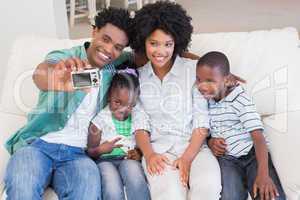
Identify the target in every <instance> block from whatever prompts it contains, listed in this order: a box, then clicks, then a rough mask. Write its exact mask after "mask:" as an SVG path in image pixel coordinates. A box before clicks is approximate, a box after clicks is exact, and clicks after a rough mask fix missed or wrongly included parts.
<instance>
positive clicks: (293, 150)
mask: <svg viewBox="0 0 300 200" xmlns="http://www.w3.org/2000/svg"><path fill="white" fill-rule="evenodd" d="M83 41H84V40H73V41H72V40H58V39H55V38H43V37H37V36H24V37H21V38H19V39H18V40H17V41H16V42H15V44H14V46H13V48H12V50H11V57H10V60H9V63H8V67H7V70H6V72H5V73H6V74H5V80H4V86H3V91H2V94H1V95H0V142H1V145H0V157H1V160H0V198H1V196H2V195H3V196H2V198H3V199H4V198H5V197H4V184H3V177H4V173H5V167H6V164H7V161H8V159H9V155H8V153H7V152H6V150H5V149H4V146H3V145H2V144H4V142H5V141H6V140H7V138H8V137H9V136H10V135H11V134H12V133H13V132H15V131H16V130H17V129H19V128H20V127H21V126H23V125H24V124H25V123H26V117H25V116H26V113H27V112H28V111H29V110H30V109H31V108H32V107H33V106H34V105H35V103H36V102H37V94H38V90H37V88H36V87H35V86H34V84H33V82H32V79H31V74H32V72H33V69H34V68H35V67H36V66H37V64H38V63H40V62H41V61H42V60H43V57H44V56H45V55H46V53H47V52H49V51H50V50H54V49H61V48H68V47H71V46H73V45H78V44H82V42H83ZM190 50H191V51H192V52H194V53H196V54H199V55H203V54H204V53H206V52H208V51H211V50H218V51H223V52H225V53H226V54H227V55H228V57H229V59H230V61H231V66H232V71H233V72H234V73H235V74H237V75H240V76H241V77H243V78H245V79H246V80H247V81H248V82H247V85H245V87H246V88H247V89H248V91H249V92H250V93H252V95H253V97H254V101H255V103H256V104H257V108H258V110H259V112H260V113H261V114H262V115H264V116H269V117H265V118H264V122H265V126H266V133H267V135H268V138H269V141H270V150H271V154H272V157H273V161H274V164H275V167H276V169H277V171H278V173H279V176H280V178H281V181H282V184H283V187H284V189H285V192H286V194H287V197H288V199H289V200H300V173H299V171H298V170H299V169H300V159H299V157H300V156H299V155H298V154H299V153H300V146H299V144H300V143H299V141H300V134H297V131H298V127H297V122H298V121H299V119H300V103H299V102H300V101H299V99H300V93H299V92H297V79H298V76H297V75H298V74H300V48H299V38H298V32H297V31H296V29H294V28H285V29H278V30H270V31H254V32H247V33H246V32H240V33H211V34H195V35H193V40H192V45H191V48H190ZM204 181H205V180H204ZM2 193H3V194H2ZM44 196H45V199H47V200H48V199H57V197H56V195H55V193H54V192H53V191H52V190H51V189H48V190H47V191H46V193H45V195H44Z"/></svg>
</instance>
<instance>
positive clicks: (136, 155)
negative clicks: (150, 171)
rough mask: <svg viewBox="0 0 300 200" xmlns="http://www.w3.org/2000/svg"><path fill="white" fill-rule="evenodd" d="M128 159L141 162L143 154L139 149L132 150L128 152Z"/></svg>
mask: <svg viewBox="0 0 300 200" xmlns="http://www.w3.org/2000/svg"><path fill="white" fill-rule="evenodd" d="M127 159H131V160H137V161H141V159H142V152H141V151H140V150H139V149H131V150H129V151H128V152H127Z"/></svg>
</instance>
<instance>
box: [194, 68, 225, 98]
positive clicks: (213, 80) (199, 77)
mask: <svg viewBox="0 0 300 200" xmlns="http://www.w3.org/2000/svg"><path fill="white" fill-rule="evenodd" d="M226 79H227V78H226V76H223V75H222V73H221V72H220V71H219V70H218V68H211V67H209V66H207V65H204V66H197V71H196V85H197V88H198V90H199V91H200V92H201V94H202V95H203V96H204V98H206V99H215V100H220V99H221V98H222V96H223V95H224V94H225V92H226V86H225V82H226Z"/></svg>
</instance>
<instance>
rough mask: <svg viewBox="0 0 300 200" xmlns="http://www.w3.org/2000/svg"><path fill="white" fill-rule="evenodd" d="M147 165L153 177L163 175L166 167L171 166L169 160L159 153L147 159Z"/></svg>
mask: <svg viewBox="0 0 300 200" xmlns="http://www.w3.org/2000/svg"><path fill="white" fill-rule="evenodd" d="M145 159H146V163H147V171H148V173H149V174H150V175H151V176H153V175H161V174H162V173H163V171H164V170H165V168H166V165H170V161H169V159H168V158H167V157H166V156H164V155H162V154H158V153H152V154H150V155H149V156H148V157H145Z"/></svg>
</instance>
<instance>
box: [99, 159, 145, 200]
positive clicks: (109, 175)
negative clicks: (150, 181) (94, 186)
mask: <svg viewBox="0 0 300 200" xmlns="http://www.w3.org/2000/svg"><path fill="white" fill-rule="evenodd" d="M98 167H99V169H100V175H101V180H102V198H103V200H125V194H124V187H125V191H126V196H127V200H150V192H149V189H148V185H147V181H146V177H145V174H144V171H143V169H142V165H141V162H139V161H136V160H129V159H128V160H127V159H124V158H111V159H109V158H106V159H99V160H98Z"/></svg>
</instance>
